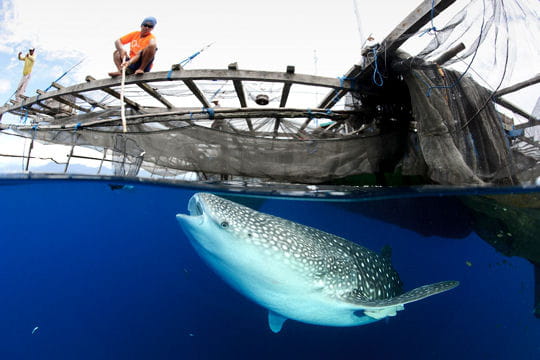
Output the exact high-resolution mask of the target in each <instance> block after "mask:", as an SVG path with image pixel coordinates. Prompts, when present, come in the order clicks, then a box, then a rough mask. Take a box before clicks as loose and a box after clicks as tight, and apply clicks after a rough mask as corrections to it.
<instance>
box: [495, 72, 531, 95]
mask: <svg viewBox="0 0 540 360" xmlns="http://www.w3.org/2000/svg"><path fill="white" fill-rule="evenodd" d="M538 83H540V74H537V75H536V76H535V77H533V78H532V79H529V80H526V81H522V82H520V83H517V84H515V85H512V86H509V87H507V88H504V89H501V90H499V91H496V92H495V94H493V96H496V97H499V96H503V95H506V94H510V93H513V92H516V91H518V90H521V89H523V88H525V87H527V86H531V85H534V84H538Z"/></svg>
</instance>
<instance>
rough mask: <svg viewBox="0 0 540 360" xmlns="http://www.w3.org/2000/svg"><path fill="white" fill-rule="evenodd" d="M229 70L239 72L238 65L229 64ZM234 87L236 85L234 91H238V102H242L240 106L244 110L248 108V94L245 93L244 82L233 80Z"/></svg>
mask: <svg viewBox="0 0 540 360" xmlns="http://www.w3.org/2000/svg"><path fill="white" fill-rule="evenodd" d="M229 70H230V71H236V70H238V64H237V63H232V64H229ZM233 85H234V90H235V91H236V96H238V100H239V101H240V106H241V107H243V108H245V107H247V102H246V94H245V93H244V87H243V86H242V80H233Z"/></svg>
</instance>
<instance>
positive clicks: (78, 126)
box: [73, 122, 81, 131]
mask: <svg viewBox="0 0 540 360" xmlns="http://www.w3.org/2000/svg"><path fill="white" fill-rule="evenodd" d="M80 128H81V123H80V122H79V123H76V124H75V127H74V128H73V130H74V131H77V130H79V129H80Z"/></svg>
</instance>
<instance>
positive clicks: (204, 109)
mask: <svg viewBox="0 0 540 360" xmlns="http://www.w3.org/2000/svg"><path fill="white" fill-rule="evenodd" d="M202 111H203V112H204V113H207V114H208V118H209V119H213V118H214V113H215V112H214V109H212V108H203V109H202Z"/></svg>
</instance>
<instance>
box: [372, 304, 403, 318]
mask: <svg viewBox="0 0 540 360" xmlns="http://www.w3.org/2000/svg"><path fill="white" fill-rule="evenodd" d="M403 309H405V306H403V305H395V306H388V307H385V308H379V309H375V308H373V309H369V310H365V311H364V314H366V315H367V316H369V317H372V318H374V319H377V320H380V319H384V318H385V317H389V316H396V315H397V312H398V311H401V310H403Z"/></svg>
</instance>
